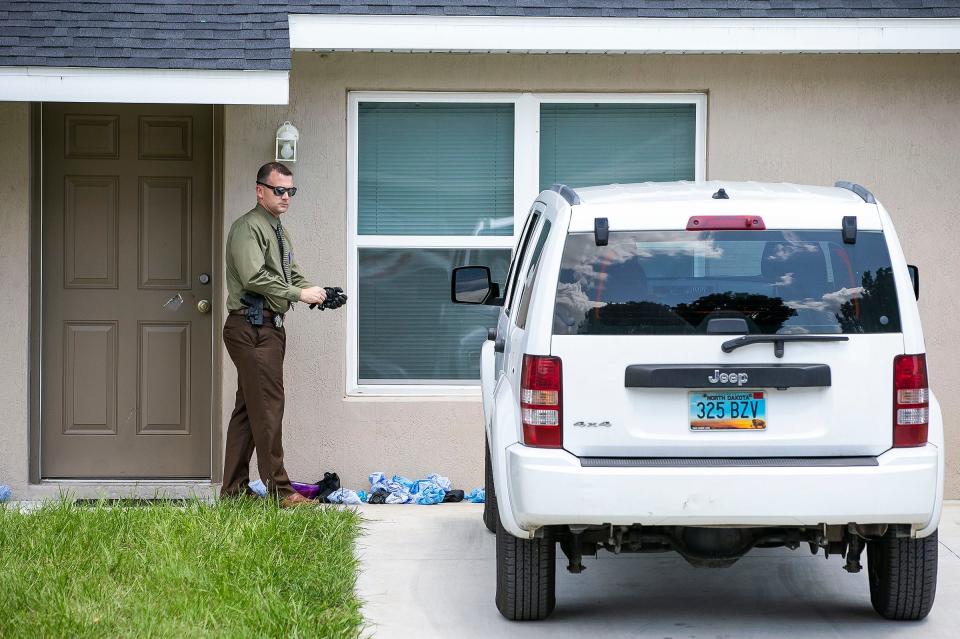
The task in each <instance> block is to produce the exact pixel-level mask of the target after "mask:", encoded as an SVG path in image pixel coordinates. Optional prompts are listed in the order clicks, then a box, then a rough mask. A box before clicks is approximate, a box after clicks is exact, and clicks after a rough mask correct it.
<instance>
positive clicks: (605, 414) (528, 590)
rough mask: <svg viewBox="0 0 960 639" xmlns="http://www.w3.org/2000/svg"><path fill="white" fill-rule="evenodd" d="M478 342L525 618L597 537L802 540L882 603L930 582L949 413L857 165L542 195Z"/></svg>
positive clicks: (490, 517) (729, 557)
mask: <svg viewBox="0 0 960 639" xmlns="http://www.w3.org/2000/svg"><path fill="white" fill-rule="evenodd" d="M451 288H452V290H451V296H452V298H453V301H455V302H459V303H474V304H494V305H499V306H502V312H501V313H500V316H499V320H498V322H497V327H496V329H491V330H490V334H489V340H488V341H487V342H485V344H484V346H483V349H482V355H481V378H482V388H483V408H484V415H485V418H486V441H487V496H488V499H487V506H486V511H485V513H484V518H485V521H486V523H487V526H488V527H489V528H490V529H491V530H495V531H496V533H497V595H496V602H497V607H498V608H499V610H500V612H501V613H502V614H503V615H504V616H506V617H507V618H509V619H542V618H544V617H546V616H547V615H549V614H550V612H551V611H552V610H553V608H554V602H555V596H554V591H555V564H556V545H557V544H558V543H559V545H560V548H561V550H562V551H563V552H564V554H565V555H566V556H567V558H568V559H569V566H568V570H570V571H571V572H574V573H578V572H580V571H582V570H583V565H582V563H581V559H582V557H583V556H584V555H595V554H596V552H597V550H598V549H601V548H602V549H606V550H610V551H613V552H614V553H622V552H662V551H670V550H672V551H676V552H679V553H680V554H681V555H682V556H683V557H684V558H686V559H687V560H688V561H689V562H690V563H692V564H695V565H701V566H727V565H730V564H732V563H733V562H735V561H736V560H737V559H738V558H740V557H741V556H743V555H744V554H745V553H746V552H748V551H749V550H750V549H751V548H753V547H757V546H762V547H776V546H786V547H789V548H797V547H798V546H800V545H801V544H809V546H810V549H811V550H812V551H813V552H817V551H819V550H823V552H824V553H826V554H828V555H840V556H841V557H845V560H846V561H845V568H846V570H848V571H850V572H859V571H860V568H861V564H860V558H861V553H862V552H863V550H864V548H866V551H867V568H868V571H867V572H868V574H869V581H870V598H871V601H872V603H873V607H874V608H875V609H876V611H877V612H878V613H880V614H881V615H883V616H884V617H887V618H889V619H921V618H923V617H925V616H926V615H927V613H928V612H929V611H930V607H931V606H932V604H933V599H934V594H935V591H936V575H937V532H936V530H937V524H938V522H939V518H940V510H941V505H942V499H943V479H942V478H943V423H942V416H941V413H940V406H939V404H938V403H937V400H936V398H935V397H934V395H933V393H932V392H930V390H929V386H928V383H927V374H926V361H925V354H924V353H925V350H924V343H923V334H922V332H921V327H920V316H919V313H918V310H917V302H916V297H917V295H918V292H919V275H918V272H917V270H916V268H915V267H913V266H908V265H907V263H906V261H905V259H904V255H903V251H902V249H901V248H900V243H899V241H898V239H897V235H896V232H895V231H894V228H893V224H892V223H891V220H890V216H889V215H888V214H887V212H886V210H885V209H884V208H883V206H881V205H880V204H879V203H877V202H876V200H875V199H874V197H873V195H872V194H870V192H869V191H867V190H866V189H864V188H863V187H861V186H859V185H855V184H850V183H846V182H838V183H837V186H836V187H834V188H825V187H814V186H795V185H790V184H758V183H718V182H698V183H686V182H681V183H647V184H635V185H613V186H604V187H591V188H585V189H578V190H577V191H574V190H572V189H570V188H569V187H566V186H560V185H557V186H554V187H552V188H551V189H550V190H548V191H544V192H543V193H541V194H540V195H539V197H538V198H537V200H536V202H535V203H534V205H533V207H532V209H531V210H530V214H529V216H528V218H527V220H526V223H525V224H524V227H523V230H522V232H521V233H520V237H519V242H518V245H517V249H516V251H515V253H514V259H513V263H512V265H511V267H510V271H509V274H508V275H507V281H506V282H505V283H504V294H503V295H502V296H501V295H500V287H499V285H498V284H496V283H493V282H491V281H490V271H489V269H488V268H486V267H477V266H471V267H464V268H459V269H455V271H454V274H453V281H452V287H451Z"/></svg>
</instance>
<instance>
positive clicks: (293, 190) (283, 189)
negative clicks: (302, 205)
mask: <svg viewBox="0 0 960 639" xmlns="http://www.w3.org/2000/svg"><path fill="white" fill-rule="evenodd" d="M257 184H259V185H260V186H265V187H267V188H268V189H273V194H274V195H276V196H277V197H283V194H284V193H287V194H289V195H290V197H293V196H294V195H296V194H297V187H295V186H274V185H272V184H267V183H266V182H259V181H258V182H257Z"/></svg>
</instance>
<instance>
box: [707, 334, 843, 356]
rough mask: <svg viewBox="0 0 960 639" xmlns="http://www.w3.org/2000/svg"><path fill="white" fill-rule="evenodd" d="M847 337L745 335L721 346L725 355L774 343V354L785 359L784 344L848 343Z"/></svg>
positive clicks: (729, 340)
mask: <svg viewBox="0 0 960 639" xmlns="http://www.w3.org/2000/svg"><path fill="white" fill-rule="evenodd" d="M849 339H850V338H849V337H847V336H846V335H744V336H743V337H738V338H736V339H728V340H727V341H725V342H724V343H723V344H721V345H720V348H721V350H723V352H724V353H732V352H733V351H735V350H736V349H738V348H740V347H741V346H749V345H750V344H760V343H764V342H773V354H774V355H776V356H777V357H783V344H784V342H846V341H849Z"/></svg>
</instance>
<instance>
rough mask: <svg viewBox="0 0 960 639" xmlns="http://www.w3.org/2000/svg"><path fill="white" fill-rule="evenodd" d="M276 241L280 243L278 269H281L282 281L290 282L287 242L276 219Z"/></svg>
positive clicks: (281, 226)
mask: <svg viewBox="0 0 960 639" xmlns="http://www.w3.org/2000/svg"><path fill="white" fill-rule="evenodd" d="M275 230H276V232H277V243H278V244H279V245H280V270H282V271H283V281H284V282H287V283H288V284H289V283H290V263H289V260H288V259H287V243H286V242H285V241H284V237H283V225H282V224H280V220H277V228H276V229H275Z"/></svg>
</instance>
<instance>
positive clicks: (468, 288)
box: [450, 266, 503, 306]
mask: <svg viewBox="0 0 960 639" xmlns="http://www.w3.org/2000/svg"><path fill="white" fill-rule="evenodd" d="M450 300H451V301H452V302H453V303H454V304H487V305H490V306H501V305H503V300H502V299H501V298H500V286H499V285H498V284H497V283H496V282H492V281H490V267H488V266H458V267H456V268H455V269H453V277H452V278H451V279H450Z"/></svg>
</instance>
